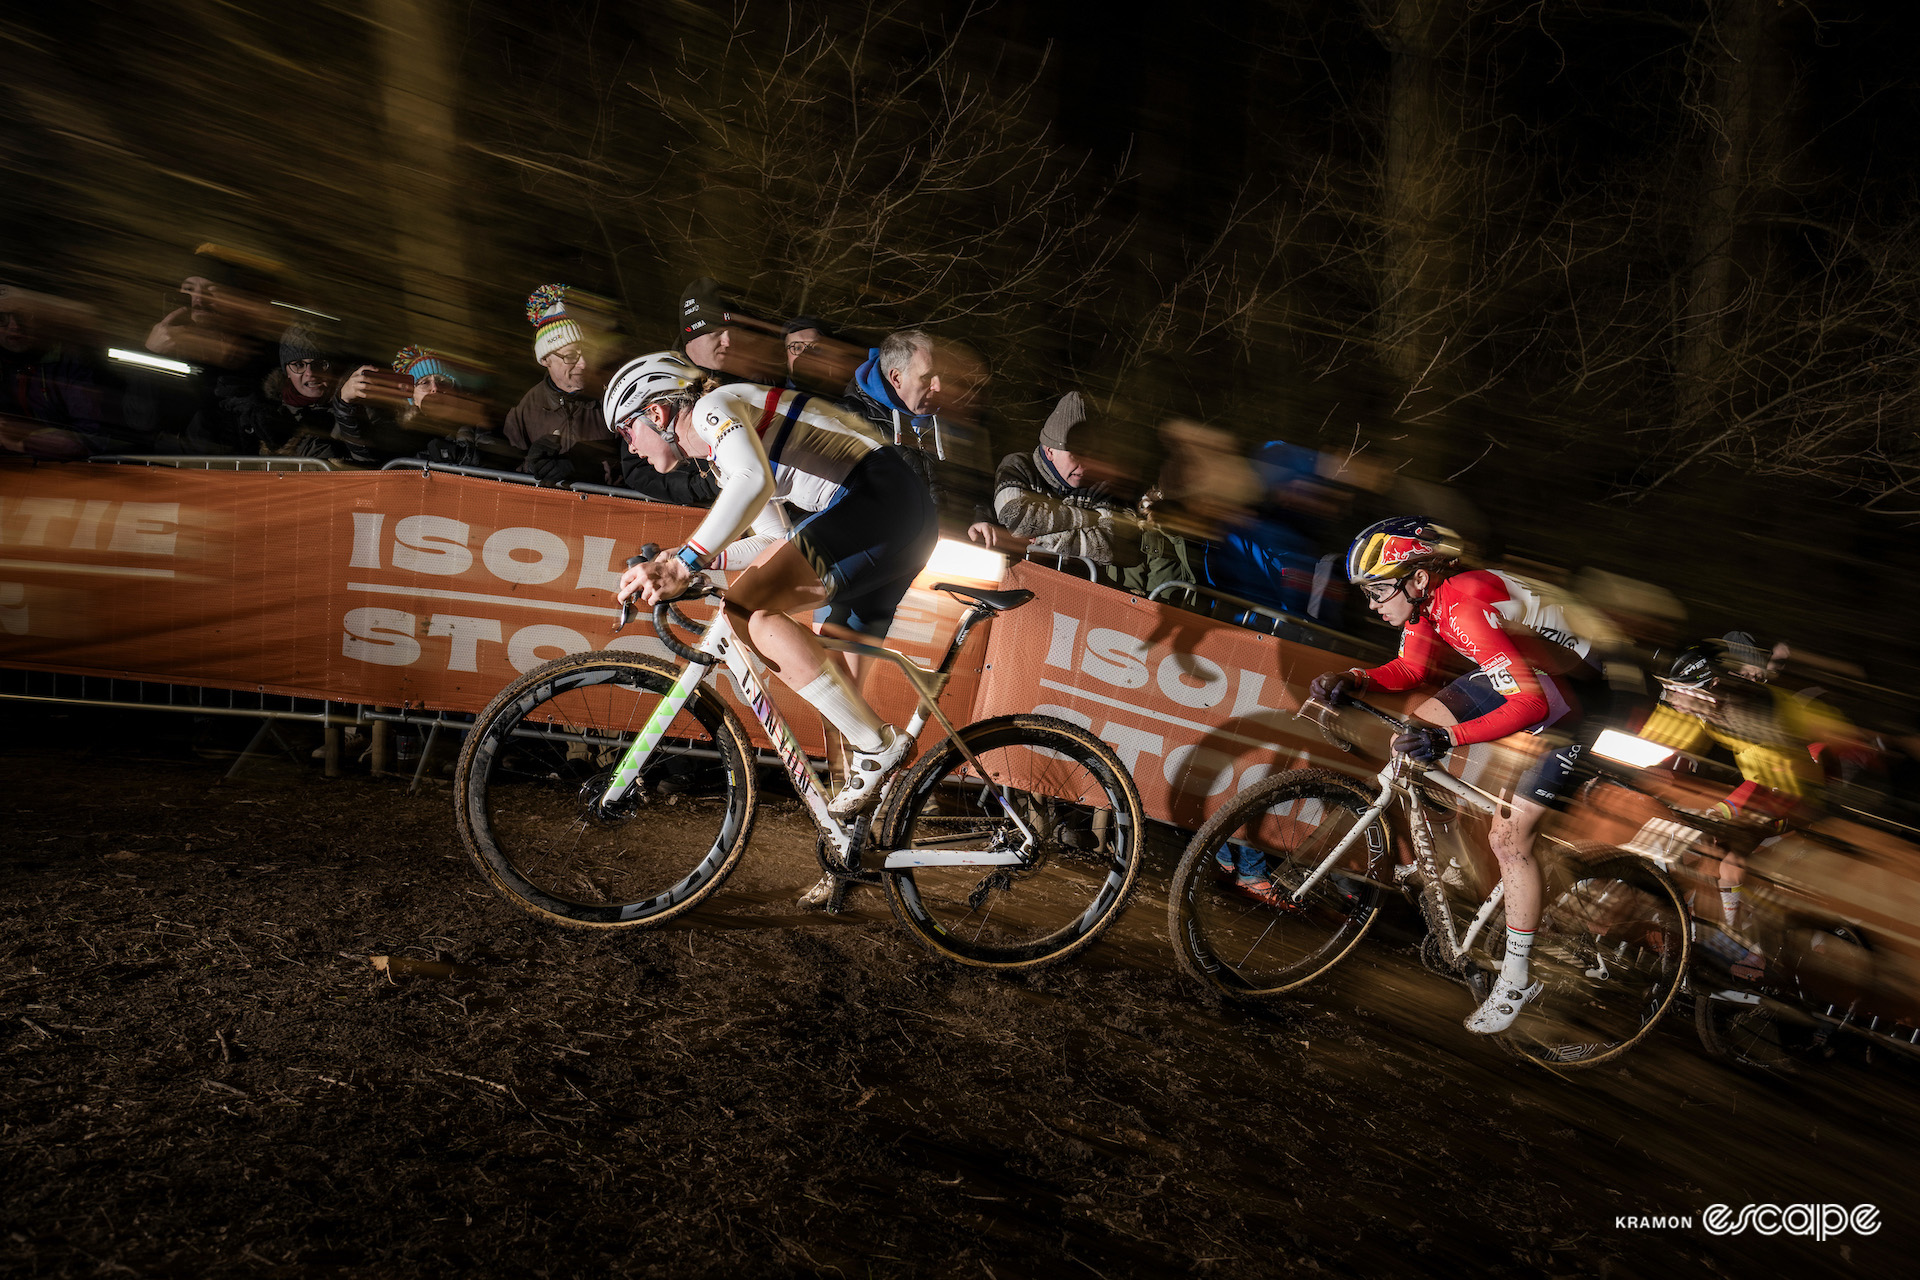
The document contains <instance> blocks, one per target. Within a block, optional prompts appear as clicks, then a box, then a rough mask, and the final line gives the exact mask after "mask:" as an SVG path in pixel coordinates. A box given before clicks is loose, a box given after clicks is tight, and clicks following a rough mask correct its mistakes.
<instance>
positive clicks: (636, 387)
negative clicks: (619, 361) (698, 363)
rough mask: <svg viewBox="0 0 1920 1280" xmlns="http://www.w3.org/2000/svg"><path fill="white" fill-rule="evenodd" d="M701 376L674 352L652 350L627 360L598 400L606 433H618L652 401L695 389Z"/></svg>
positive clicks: (681, 394)
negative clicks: (605, 425) (622, 425)
mask: <svg viewBox="0 0 1920 1280" xmlns="http://www.w3.org/2000/svg"><path fill="white" fill-rule="evenodd" d="M704 376H705V375H704V374H702V373H701V372H700V370H699V369H697V368H696V367H694V366H693V365H692V364H690V363H689V362H688V360H687V358H686V357H685V356H683V355H681V354H680V353H679V352H677V351H656V352H654V353H653V354H652V355H646V356H640V357H639V358H638V359H634V360H629V361H627V362H626V363H625V364H623V365H621V366H620V370H619V372H617V373H615V374H614V375H613V377H612V378H610V379H609V380H608V381H607V392H606V394H605V395H604V396H602V397H601V398H600V411H601V413H602V414H603V415H604V416H605V418H606V423H607V430H608V431H612V432H618V431H619V430H620V424H621V423H623V422H625V421H627V420H628V419H629V418H631V417H633V416H634V415H635V414H637V413H639V412H640V411H641V410H642V409H644V408H646V407H647V406H648V405H650V404H652V403H653V402H654V401H656V400H665V399H669V398H673V397H679V396H683V395H685V394H686V393H688V392H689V391H692V390H695V389H696V388H698V387H699V385H700V382H701V379H702V378H703V377H704ZM669 429H671V428H669ZM662 434H663V435H664V434H666V433H665V432H662Z"/></svg>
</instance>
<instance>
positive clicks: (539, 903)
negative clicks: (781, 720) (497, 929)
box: [453, 650, 757, 929]
mask: <svg viewBox="0 0 1920 1280" xmlns="http://www.w3.org/2000/svg"><path fill="white" fill-rule="evenodd" d="M678 675H679V672H678V670H677V669H676V668H675V667H673V666H671V665H669V664H667V663H665V662H661V661H658V660H656V659H654V658H650V657H647V656H645V655H643V654H638V653H629V652H624V651H618V650H615V651H605V652H597V653H575V654H569V655H567V656H566V657H564V658H558V659H555V660H554V661H552V662H549V663H547V664H546V665H544V666H540V667H536V668H534V669H533V670H532V671H529V672H527V673H526V674H525V675H523V676H521V677H520V678H519V679H518V680H515V681H514V682H513V683H512V684H510V685H508V686H507V687H506V688H505V689H502V690H501V691H500V692H499V694H498V695H496V696H495V697H494V699H493V701H492V702H491V703H489V704H488V705H487V709H486V710H485V711H482V712H481V713H480V717H479V719H477V720H475V721H474V725H473V729H472V730H471V731H470V732H469V733H468V734H467V740H466V743H465V745H464V746H463V747H462V748H461V751H460V763H459V767H458V769H457V770H456V771H455V773H454V781H453V794H454V815H455V823H456V825H457V826H458V828H459V831H460V841H461V843H462V844H463V845H465V846H466V850H467V853H468V855H469V856H470V857H471V858H472V859H473V861H474V865H475V866H477V867H479V869H480V870H481V872H482V873H483V874H484V875H485V876H486V877H487V880H488V881H489V882H490V883H491V884H492V885H493V886H494V888H495V889H497V890H498V891H499V892H500V893H501V894H503V895H504V896H505V897H506V898H507V899H508V901H510V902H512V903H514V904H515V905H516V906H519V907H521V908H523V909H524V910H526V911H528V912H531V913H532V914H533V915H536V916H539V917H541V918H542V919H546V920H552V921H555V922H557V923H559V924H563V925H568V926H571V927H574V928H580V929H617V928H640V927H645V926H648V925H654V924H659V923H661V922H662V921H665V920H669V919H671V918H673V917H674V916H677V915H680V914H681V913H682V912H685V911H688V910H691V909H692V908H693V907H694V906H695V905H697V904H698V903H699V902H701V901H702V900H703V899H705V898H706V897H707V896H708V895H709V894H711V893H713V892H714V890H716V889H718V888H719V887H720V885H721V883H722V882H723V881H725V880H726V878H727V876H728V874H729V873H730V872H732V870H733V869H734V867H735V866H736V865H738V863H739V861H740V855H741V853H742V852H743V851H744V850H745V849H746V847H747V839H748V837H749V836H750V835H751V834H752V831H753V820H754V814H755V805H756V804H757V797H756V795H755V784H754V773H753V766H752V763H751V760H750V758H749V757H748V755H747V750H746V735H745V734H744V733H743V732H742V731H741V728H740V721H739V720H738V718H737V717H735V715H734V714H733V711H732V709H731V708H729V707H728V706H727V705H726V704H725V703H724V702H722V701H721V700H720V698H719V697H718V696H717V695H715V694H714V693H713V692H712V691H711V690H710V689H707V688H706V687H704V686H703V687H701V688H699V689H697V690H695V692H694V696H693V697H692V698H691V699H689V700H688V702H687V705H686V707H685V708H684V709H683V710H682V711H681V713H680V715H679V716H678V717H676V718H675V720H674V722H673V724H672V725H670V726H669V727H668V729H667V732H666V736H665V738H664V739H663V740H662V741H661V743H660V745H659V746H658V747H657V748H655V750H654V754H653V756H652V757H651V758H650V759H649V760H648V762H647V766H646V768H645V769H644V770H642V771H641V774H640V778H639V780H638V782H637V783H636V784H635V785H634V786H633V788H632V789H631V790H630V791H629V792H628V794H627V798H626V800H625V801H624V802H622V803H621V805H620V806H619V807H618V809H617V811H612V812H608V811H606V810H604V809H603V808H602V807H601V805H600V803H599V801H600V797H601V795H602V793H603V792H604V790H605V788H606V785H607V782H608V780H609V778H610V777H611V775H612V773H613V769H614V767H615V765H616V764H617V763H618V762H619V759H620V757H621V755H622V754H624V752H625V751H626V748H627V746H628V745H629V744H630V743H632V741H633V739H634V735H635V734H636V733H638V732H639V730H640V729H641V727H642V726H644V725H645V724H646V723H647V720H648V718H649V717H650V716H651V715H652V714H653V711H654V709H655V708H656V707H657V706H658V705H659V704H660V702H661V700H662V699H663V698H664V696H665V695H666V694H667V692H668V691H669V690H670V689H671V688H672V687H673V683H674V680H675V679H676V678H677V677H678Z"/></svg>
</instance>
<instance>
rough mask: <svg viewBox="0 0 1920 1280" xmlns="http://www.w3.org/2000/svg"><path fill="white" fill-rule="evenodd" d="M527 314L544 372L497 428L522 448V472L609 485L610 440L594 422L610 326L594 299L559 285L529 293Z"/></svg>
mask: <svg viewBox="0 0 1920 1280" xmlns="http://www.w3.org/2000/svg"><path fill="white" fill-rule="evenodd" d="M527 320H528V321H529V322H530V323H531V324H532V325H533V358H534V359H535V360H537V361H539V363H540V366H541V367H542V368H543V369H545V370H546V371H547V376H546V377H544V378H542V379H541V380H540V381H539V382H537V383H535V384H534V385H533V386H532V387H530V388H528V389H527V393H526V394H525V395H523V396H521V397H520V403H519V404H516V405H515V406H514V407H513V408H511V409H509V410H507V419H506V422H505V424H504V425H503V428H502V431H503V434H504V435H505V436H506V438H507V443H508V444H509V445H511V446H512V447H513V448H515V449H519V450H522V451H524V453H525V456H526V460H525V461H524V462H523V463H521V464H520V470H522V471H525V472H527V473H528V474H529V475H532V476H534V477H535V478H536V479H538V480H539V481H540V483H541V484H543V485H561V484H566V483H567V482H569V481H572V480H582V481H586V482H588V483H590V484H611V483H612V482H613V464H614V461H615V456H614V446H613V444H612V443H611V442H610V441H608V439H607V433H606V428H605V426H604V425H603V424H602V423H601V421H600V389H601V387H602V386H603V385H604V384H605V382H606V375H607V372H608V370H607V368H606V360H607V355H608V350H607V344H606V341H605V334H606V330H607V327H608V326H607V325H606V322H605V320H604V312H603V308H602V307H601V305H600V303H599V300H598V299H596V298H594V297H593V296H592V295H591V294H586V293H583V292H581V291H579V290H575V289H571V288H569V287H568V286H566V285H563V284H546V285H541V286H540V287H539V288H538V289H535V290H534V291H533V294H532V296H531V297H529V298H528V299H527Z"/></svg>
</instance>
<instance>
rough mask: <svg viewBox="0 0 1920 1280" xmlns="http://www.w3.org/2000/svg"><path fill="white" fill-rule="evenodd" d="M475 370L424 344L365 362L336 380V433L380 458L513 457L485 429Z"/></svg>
mask: <svg viewBox="0 0 1920 1280" xmlns="http://www.w3.org/2000/svg"><path fill="white" fill-rule="evenodd" d="M479 379H480V370H479V369H478V368H476V367H475V366H473V365H471V364H468V363H466V362H463V361H461V360H457V359H455V358H454V357H453V356H450V355H448V354H446V353H445V352H443V351H435V350H433V349H432V348H430V347H419V346H406V347H402V348H401V349H400V351H399V352H398V353H397V354H396V355H395V356H394V357H393V362H392V367H391V368H390V369H389V368H383V367H381V366H380V365H377V364H363V365H361V366H359V367H358V368H356V369H355V370H354V371H353V372H352V373H350V374H348V375H347V376H346V377H345V378H343V379H341V381H340V390H339V392H338V393H337V395H336V396H335V398H334V406H333V412H334V424H335V425H334V433H335V435H336V436H338V437H339V438H340V439H343V440H346V441H348V442H350V443H352V444H354V445H356V446H358V447H359V448H361V449H364V450H365V451H366V452H367V453H368V454H369V455H371V456H373V457H375V458H378V459H382V460H384V459H387V458H398V457H423V458H430V459H432V460H433V461H436V462H454V463H459V464H461V465H465V466H476V467H497V466H499V465H501V463H500V460H499V457H495V456H490V455H499V456H500V457H505V458H507V459H509V461H508V463H507V465H510V466H511V465H514V464H515V463H517V462H518V460H519V459H518V455H516V454H513V453H512V452H511V451H510V450H509V449H508V448H507V446H506V445H505V444H504V443H502V442H501V440H500V438H499V437H498V436H497V435H495V434H493V432H492V431H491V430H489V422H488V418H487V407H486V404H485V402H484V401H483V400H482V399H481V398H480V397H479V396H478V395H477V394H475V388H476V387H477V386H478V385H479Z"/></svg>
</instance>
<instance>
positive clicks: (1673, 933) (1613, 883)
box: [1487, 848, 1692, 1069]
mask: <svg viewBox="0 0 1920 1280" xmlns="http://www.w3.org/2000/svg"><path fill="white" fill-rule="evenodd" d="M1610 852H1611V851H1610V850H1604V849H1596V848H1588V849H1583V850H1579V851H1577V852H1576V853H1575V855H1574V856H1573V857H1571V858H1568V859H1566V860H1563V861H1560V862H1557V863H1554V864H1551V865H1549V866H1548V867H1546V869H1545V870H1546V886H1545V887H1546V895H1545V900H1544V907H1543V909H1542V913H1541V919H1540V927H1539V930H1538V931H1537V932H1536V933H1535V935H1534V942H1533V952H1532V956H1531V958H1530V961H1529V965H1528V970H1529V977H1530V979H1531V980H1532V981H1535V982H1539V983H1540V984H1541V985H1542V988H1543V989H1542V991H1541V993H1540V995H1539V996H1537V997H1536V998H1535V999H1534V1000H1533V1001H1531V1002H1530V1003H1529V1004H1528V1005H1527V1007H1526V1009H1525V1010H1524V1011H1522V1013H1521V1014H1520V1017H1519V1020H1518V1021H1516V1022H1515V1023H1514V1024H1513V1026H1512V1028H1511V1029H1509V1030H1508V1031H1507V1032H1506V1033H1505V1036H1504V1039H1505V1042H1506V1043H1507V1045H1508V1046H1510V1047H1511V1048H1512V1049H1514V1050H1515V1051H1516V1052H1517V1053H1519V1054H1520V1055H1521V1056H1522V1057H1525V1058H1531V1059H1532V1060H1533V1061H1535V1062H1540V1063H1544V1064H1546V1065H1549V1066H1554V1067H1559V1068H1563V1069H1564V1068H1568V1067H1590V1066H1597V1065H1598V1064H1600V1063H1602V1062H1610V1061H1612V1060H1613V1059H1615V1058H1617V1057H1619V1056H1620V1055H1621V1054H1623V1053H1625V1052H1626V1051H1627V1050H1628V1049H1630V1048H1632V1047H1633V1046H1634V1045H1635V1044H1637V1043H1639V1042H1640V1041H1641V1040H1642V1039H1643V1038H1645V1036H1646V1035H1647V1033H1648V1032H1649V1031H1651V1030H1652V1029H1653V1026H1654V1024H1655V1023H1657V1022H1658V1021H1659V1020H1660V1019H1661V1017H1663V1016H1664V1015H1665V1014H1666V1012H1667V1010H1668V1009H1669V1008H1671V1007H1672V1005H1673V1001H1674V998H1675V997H1676V996H1677V995H1678V994H1679V992H1680V984H1681V978H1682V976H1683V975H1684V974H1685V973H1686V971H1687V960H1688V956H1689V952H1690V949H1691V946H1692V940H1691V937H1690V922H1689V919H1688V915H1687V909H1686V906H1685V904H1683V903H1682V902H1681V899H1680V894H1679V891H1678V890H1676V889H1675V888H1674V886H1673V882H1672V881H1671V880H1669V879H1668V878H1667V877H1666V875H1665V873H1663V872H1661V871H1660V870H1659V869H1658V868H1657V867H1654V866H1653V865H1652V864H1650V863H1647V862H1643V861H1641V860H1640V859H1639V858H1635V857H1630V856H1626V855H1618V856H1607V855H1608V854H1609V853H1610ZM1492 924H1493V925H1494V926H1496V927H1490V928H1489V929H1488V931H1487V936H1488V937H1489V939H1490V940H1493V941H1494V948H1493V950H1494V954H1493V957H1492V960H1493V963H1494V964H1495V965H1498V964H1499V963H1500V962H1501V960H1502V959H1503V956H1502V954H1501V953H1502V952H1504V949H1505V938H1506V929H1505V928H1504V927H1500V926H1501V922H1499V921H1495V922H1492Z"/></svg>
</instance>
